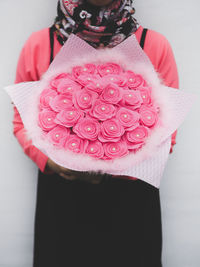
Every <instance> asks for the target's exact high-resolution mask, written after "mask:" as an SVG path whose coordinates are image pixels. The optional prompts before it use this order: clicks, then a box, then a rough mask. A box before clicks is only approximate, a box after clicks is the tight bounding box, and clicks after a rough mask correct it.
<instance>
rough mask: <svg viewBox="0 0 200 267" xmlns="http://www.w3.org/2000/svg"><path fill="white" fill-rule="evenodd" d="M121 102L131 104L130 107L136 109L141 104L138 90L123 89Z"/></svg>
mask: <svg viewBox="0 0 200 267" xmlns="http://www.w3.org/2000/svg"><path fill="white" fill-rule="evenodd" d="M122 103H123V104H124V105H125V106H126V105H128V106H131V107H130V108H132V109H137V108H139V107H140V106H141V104H142V97H141V94H140V92H138V91H134V90H124V91H123V100H122Z"/></svg>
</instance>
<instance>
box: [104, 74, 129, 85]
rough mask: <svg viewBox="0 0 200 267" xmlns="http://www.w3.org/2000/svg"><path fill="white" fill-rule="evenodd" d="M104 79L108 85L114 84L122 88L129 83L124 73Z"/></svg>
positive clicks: (110, 75) (107, 76)
mask: <svg viewBox="0 0 200 267" xmlns="http://www.w3.org/2000/svg"><path fill="white" fill-rule="evenodd" d="M102 79H103V81H105V82H107V83H114V84H116V85H118V86H120V87H124V86H126V83H127V77H126V76H125V75H124V74H123V73H121V74H120V75H117V74H108V75H106V76H104V77H103V78H102Z"/></svg>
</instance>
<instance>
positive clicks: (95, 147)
mask: <svg viewBox="0 0 200 267" xmlns="http://www.w3.org/2000/svg"><path fill="white" fill-rule="evenodd" d="M85 153H86V154H88V155H90V156H92V157H94V158H99V159H100V158H103V156H104V149H103V146H102V143H101V142H99V141H98V140H97V141H93V142H89V144H88V146H87V148H86V150H85Z"/></svg>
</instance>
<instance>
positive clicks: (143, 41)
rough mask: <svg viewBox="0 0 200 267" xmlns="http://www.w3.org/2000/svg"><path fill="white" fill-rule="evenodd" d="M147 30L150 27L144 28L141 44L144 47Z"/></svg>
mask: <svg viewBox="0 0 200 267" xmlns="http://www.w3.org/2000/svg"><path fill="white" fill-rule="evenodd" d="M147 31H148V29H146V28H145V29H143V31H142V36H141V39H140V46H141V48H142V49H144V44H145V39H146V35H147Z"/></svg>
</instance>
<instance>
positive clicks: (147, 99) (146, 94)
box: [138, 87, 152, 105]
mask: <svg viewBox="0 0 200 267" xmlns="http://www.w3.org/2000/svg"><path fill="white" fill-rule="evenodd" d="M138 90H139V92H140V95H141V97H142V101H143V103H144V104H145V105H151V104H152V99H151V88H150V87H141V88H139V89H138Z"/></svg>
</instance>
